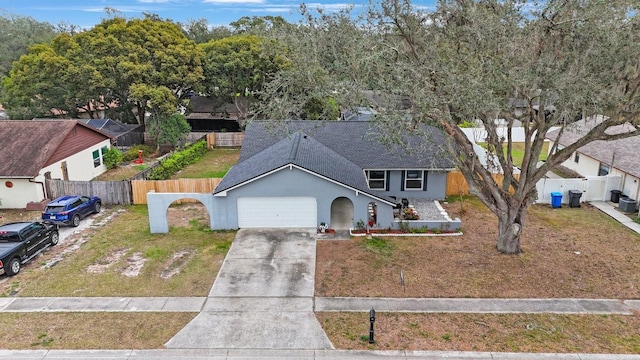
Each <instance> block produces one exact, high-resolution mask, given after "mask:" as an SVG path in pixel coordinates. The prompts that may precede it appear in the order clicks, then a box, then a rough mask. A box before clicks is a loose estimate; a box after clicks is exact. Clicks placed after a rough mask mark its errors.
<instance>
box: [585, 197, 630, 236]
mask: <svg viewBox="0 0 640 360" xmlns="http://www.w3.org/2000/svg"><path fill="white" fill-rule="evenodd" d="M589 203H590V204H591V205H593V206H595V207H596V208H598V209H599V210H600V211H602V212H603V213H605V214H607V215H609V216H611V217H612V218H614V219H615V220H616V221H618V222H619V223H621V224H622V225H624V226H626V227H628V228H629V229H631V230H633V231H635V232H637V233H638V234H640V224H638V223H636V222H634V221H633V219H632V218H631V217H630V215H627V214H625V213H623V212H622V211H620V210H618V209H617V208H616V207H615V206H614V204H613V203H611V202H609V201H590V202H589ZM636 215H637V213H634V214H631V216H636Z"/></svg>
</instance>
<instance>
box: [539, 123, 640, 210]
mask: <svg viewBox="0 0 640 360" xmlns="http://www.w3.org/2000/svg"><path fill="white" fill-rule="evenodd" d="M599 121H601V119H598V120H594V119H590V120H580V121H577V122H575V123H572V124H571V125H569V126H567V127H565V129H564V131H563V133H562V136H561V137H560V139H557V137H558V131H559V130H556V131H552V132H549V133H548V134H547V136H546V138H547V139H548V140H549V141H550V144H549V149H550V151H551V149H552V148H553V145H554V143H555V142H556V141H557V142H558V150H561V149H563V148H564V147H566V146H568V145H571V144H573V143H574V142H575V141H577V140H578V139H579V138H581V137H582V136H584V135H585V134H586V133H587V132H588V131H589V130H590V129H591V128H593V126H595V125H596V124H597V123H598V122H599ZM627 126H628V125H619V126H615V127H612V128H610V129H609V130H608V131H607V132H608V133H612V134H613V133H618V132H623V131H628V130H630V129H629V128H627ZM625 129H626V130H625ZM639 151H640V137H637V136H636V137H630V138H626V139H619V140H613V141H603V140H596V141H593V142H591V143H589V144H587V145H585V146H583V147H581V148H580V149H578V150H577V151H576V152H574V153H573V154H572V155H571V157H570V158H569V159H567V160H566V161H565V162H563V163H562V165H563V166H565V167H567V168H569V169H571V170H573V171H575V172H577V173H578V174H580V175H582V176H604V175H614V176H620V177H621V182H620V189H618V190H621V191H622V193H623V194H625V195H627V196H629V197H630V198H632V199H635V200H637V199H638V198H639V197H640V157H638V152H639Z"/></svg>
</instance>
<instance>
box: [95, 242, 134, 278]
mask: <svg viewBox="0 0 640 360" xmlns="http://www.w3.org/2000/svg"><path fill="white" fill-rule="evenodd" d="M129 250H131V249H130V248H122V249H115V250H113V251H111V252H110V253H108V254H107V255H106V256H105V257H103V258H102V259H100V260H98V263H97V264H91V265H89V266H87V272H88V273H93V274H102V273H103V272H105V271H106V270H107V269H109V268H110V267H111V266H113V264H115V263H117V262H118V261H120V259H122V257H124V256H125V255H126V254H127V252H128V251H129Z"/></svg>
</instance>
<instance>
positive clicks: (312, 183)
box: [210, 121, 455, 229]
mask: <svg viewBox="0 0 640 360" xmlns="http://www.w3.org/2000/svg"><path fill="white" fill-rule="evenodd" d="M279 124H280V125H275V123H274V122H266V121H265V122H262V121H255V122H252V123H250V124H249V125H248V126H247V129H246V131H245V137H244V142H243V145H242V150H241V154H240V159H239V161H238V163H237V164H236V165H235V166H234V167H232V168H231V169H230V170H229V172H228V173H227V174H226V175H225V177H224V178H223V179H222V181H221V182H220V184H219V185H218V186H217V187H216V189H215V190H214V192H213V201H212V208H211V210H210V211H211V216H212V219H211V223H212V228H214V229H235V228H248V227H317V226H318V225H319V224H320V223H326V224H327V225H328V226H329V227H331V228H334V229H349V228H355V227H357V226H358V224H359V223H360V224H361V223H365V224H366V223H368V222H371V221H372V222H373V223H374V224H376V225H377V226H380V227H383V228H387V227H393V228H397V227H398V226H399V221H400V220H399V219H398V211H399V209H400V208H402V206H403V205H404V206H406V205H407V203H406V202H407V201H408V200H409V199H421V200H439V199H444V198H445V194H446V183H447V173H448V172H449V171H451V170H453V169H454V168H455V165H454V161H453V160H452V158H451V156H450V155H449V152H448V151H447V150H446V146H445V141H446V137H445V136H444V134H443V133H442V132H441V131H440V130H438V129H436V128H427V130H426V131H427V132H428V133H429V135H428V136H426V137H423V138H417V137H413V138H411V139H409V143H410V144H411V146H410V148H409V149H408V150H407V149H406V148H405V146H399V145H398V146H387V145H385V144H384V143H383V142H382V141H381V139H380V136H379V132H377V129H376V127H375V123H371V122H367V121H326V122H323V121H287V122H282V123H279ZM403 203H404V204H403Z"/></svg>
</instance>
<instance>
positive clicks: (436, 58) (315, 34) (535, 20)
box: [262, 0, 640, 254]
mask: <svg viewBox="0 0 640 360" xmlns="http://www.w3.org/2000/svg"><path fill="white" fill-rule="evenodd" d="M639 10H640V9H639V3H638V2H637V1H634V0H611V1H600V0H571V1H566V0H548V1H538V2H528V1H521V0H441V1H439V2H438V6H437V8H436V9H435V10H434V11H427V10H424V9H419V8H416V7H414V6H413V5H412V4H411V2H410V1H403V0H388V1H383V2H381V3H380V4H378V5H375V4H374V5H373V6H372V7H371V9H370V10H369V11H368V12H366V14H365V15H363V16H362V17H360V18H355V17H354V16H353V14H350V13H339V14H323V13H320V14H310V13H308V12H307V13H305V15H306V17H305V21H303V22H301V23H300V24H299V25H298V27H299V31H298V32H297V33H295V34H291V33H283V34H281V35H280V38H281V39H282V41H285V42H286V43H287V44H288V45H289V46H290V48H291V49H292V51H291V55H290V58H291V60H292V62H293V64H294V66H293V67H292V68H291V69H290V70H288V71H284V72H281V73H279V76H278V77H277V78H276V79H275V80H274V81H273V82H271V83H270V85H269V87H268V89H267V93H268V94H269V96H265V97H264V99H265V100H266V101H265V102H264V103H263V104H262V116H268V117H272V118H283V119H286V118H289V117H290V116H295V115H296V114H299V113H300V112H301V109H302V108H303V107H304V104H305V103H306V101H308V99H311V98H322V97H324V96H328V95H329V94H332V96H334V97H336V98H337V99H338V100H339V102H340V103H341V104H345V105H349V106H358V105H367V106H375V105H376V104H377V105H378V107H377V110H378V111H379V112H380V113H379V115H378V116H377V117H376V120H375V121H376V126H377V128H378V129H382V130H381V134H380V135H382V137H383V138H384V139H387V140H388V141H390V142H401V141H402V139H403V138H405V136H406V135H407V134H419V133H420V129H421V126H420V125H421V124H431V125H437V126H439V127H440V128H441V129H443V131H445V132H446V133H447V134H448V135H449V139H451V143H450V146H449V147H448V148H447V149H443V151H448V152H449V154H450V155H452V156H454V157H455V159H456V161H457V164H458V167H459V169H460V171H461V172H462V173H463V174H464V176H465V178H466V180H467V182H468V183H469V186H470V188H471V191H472V193H474V194H475V195H477V196H478V198H479V199H480V200H481V201H482V202H483V203H484V204H485V205H486V206H487V207H488V208H489V209H490V210H491V211H492V212H493V213H494V214H495V215H496V216H497V218H498V227H499V229H498V230H499V231H498V239H497V249H498V250H499V251H500V252H503V253H509V254H517V253H519V252H520V251H521V247H520V234H521V232H522V229H523V226H524V225H525V219H526V216H525V215H526V212H527V209H528V208H529V206H530V205H531V204H532V203H533V202H534V201H535V200H536V199H537V192H536V183H537V182H538V181H539V180H540V179H541V178H543V176H544V175H545V174H546V173H547V172H548V171H549V170H551V169H552V168H553V167H555V166H557V165H559V164H560V163H562V162H563V161H564V160H566V159H568V158H569V157H570V156H571V155H572V154H573V153H574V152H575V151H576V150H577V149H578V148H580V147H581V146H584V145H585V144H587V143H589V142H591V141H594V140H613V139H618V138H622V137H630V136H635V135H638V134H640V130H639V127H638V124H639V122H640V121H639V116H638V115H639V105H640V104H639V102H640V94H639V92H638V86H639V85H640V19H639V17H638V16H639V15H638V11H639ZM294 35H295V36H294ZM371 93H374V94H377V95H378V97H377V99H383V100H382V101H377V102H375V103H372V101H371V97H368V98H367V97H366V96H365V94H371ZM385 97H386V99H384V98H385ZM400 100H402V101H400ZM597 115H602V116H604V121H602V122H600V123H599V124H598V125H597V126H595V127H593V128H592V130H591V131H589V132H588V133H586V134H584V136H583V137H582V138H580V139H579V140H578V141H577V142H575V143H574V144H572V145H570V146H567V147H565V148H563V149H552V151H551V154H550V155H549V157H548V159H547V161H546V162H545V163H544V165H542V166H541V167H537V162H538V159H539V156H540V153H541V151H542V148H543V147H542V145H543V143H544V140H545V137H546V135H547V133H548V132H549V131H550V130H551V129H552V127H556V126H559V127H561V131H560V132H559V133H560V134H562V132H563V131H565V130H568V128H569V127H570V126H572V122H573V121H575V120H576V119H579V118H587V117H593V116H597ZM496 119H504V120H505V121H506V123H507V128H508V129H509V131H508V132H507V134H508V135H507V136H506V137H501V136H499V135H498V132H497V129H496V122H495V120H496ZM472 120H474V121H478V122H481V123H482V124H483V125H484V127H485V129H486V130H487V133H488V137H487V139H486V141H487V143H488V145H489V146H488V147H489V149H492V151H494V152H495V156H496V157H497V159H498V161H499V163H500V166H501V168H502V171H503V172H504V180H503V181H501V182H496V180H494V177H493V176H492V172H491V171H490V169H487V168H485V167H484V166H483V165H482V164H481V163H480V161H479V159H478V157H477V156H476V154H475V153H474V151H473V148H472V143H471V142H470V141H469V140H468V139H467V137H466V136H465V135H464V133H463V132H462V130H461V129H460V128H459V127H458V126H457V125H458V124H459V123H460V122H462V121H472ZM519 123H521V124H523V125H522V126H523V127H524V132H525V134H526V141H525V151H524V159H523V163H522V168H521V172H520V174H519V177H518V176H516V171H515V170H514V166H513V159H512V138H511V135H510V134H511V131H510V129H512V128H513V126H515V124H519ZM624 123H629V124H631V126H630V127H629V128H628V129H629V130H628V131H627V132H625V133H618V134H612V133H609V132H606V130H607V129H608V128H610V127H612V126H616V125H619V124H624Z"/></svg>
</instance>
